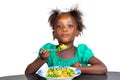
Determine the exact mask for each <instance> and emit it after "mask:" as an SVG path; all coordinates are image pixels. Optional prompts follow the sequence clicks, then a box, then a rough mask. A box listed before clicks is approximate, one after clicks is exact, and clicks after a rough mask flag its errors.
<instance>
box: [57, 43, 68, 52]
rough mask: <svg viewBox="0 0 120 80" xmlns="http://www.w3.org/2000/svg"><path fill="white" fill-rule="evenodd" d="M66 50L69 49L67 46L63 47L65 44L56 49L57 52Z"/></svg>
mask: <svg viewBox="0 0 120 80" xmlns="http://www.w3.org/2000/svg"><path fill="white" fill-rule="evenodd" d="M67 48H69V46H67V45H65V44H61V45H59V46H58V47H57V49H56V50H57V51H62V50H65V49H67Z"/></svg>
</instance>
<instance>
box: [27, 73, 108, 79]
mask: <svg viewBox="0 0 120 80" xmlns="http://www.w3.org/2000/svg"><path fill="white" fill-rule="evenodd" d="M26 77H27V80H46V79H45V78H43V77H41V76H39V75H37V74H29V75H26ZM73 80H107V75H106V74H102V75H88V74H87V75H85V74H83V75H80V76H78V77H76V78H74V79H73Z"/></svg>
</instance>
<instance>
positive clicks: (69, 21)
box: [53, 14, 80, 43]
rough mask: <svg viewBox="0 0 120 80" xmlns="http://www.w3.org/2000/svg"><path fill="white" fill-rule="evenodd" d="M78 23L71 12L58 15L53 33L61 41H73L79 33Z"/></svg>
mask: <svg viewBox="0 0 120 80" xmlns="http://www.w3.org/2000/svg"><path fill="white" fill-rule="evenodd" d="M79 33H80V32H79V31H78V30H77V24H76V21H75V19H74V18H73V17H71V16H70V15H69V14H62V15H61V16H59V17H58V19H57V21H56V23H55V26H54V32H53V35H54V37H55V38H56V39H58V41H59V42H61V43H68V42H71V41H72V42H73V40H74V38H75V36H78V35H79Z"/></svg>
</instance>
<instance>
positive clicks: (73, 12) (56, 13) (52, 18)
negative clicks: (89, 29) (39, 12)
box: [48, 7, 85, 32]
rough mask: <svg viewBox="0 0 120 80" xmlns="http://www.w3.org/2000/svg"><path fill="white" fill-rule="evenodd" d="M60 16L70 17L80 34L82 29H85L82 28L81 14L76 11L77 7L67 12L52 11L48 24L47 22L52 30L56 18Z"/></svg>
mask: <svg viewBox="0 0 120 80" xmlns="http://www.w3.org/2000/svg"><path fill="white" fill-rule="evenodd" d="M62 14H69V15H71V16H72V17H73V18H74V19H75V21H76V23H77V30H79V31H80V32H82V31H83V28H85V26H84V24H83V20H82V13H81V12H80V11H79V10H78V7H77V8H71V9H70V10H69V11H67V12H61V11H60V10H59V9H54V10H52V11H51V15H50V17H49V19H48V22H49V24H50V26H51V27H52V29H53V30H54V25H55V23H56V20H57V18H58V17H59V16H60V15H62Z"/></svg>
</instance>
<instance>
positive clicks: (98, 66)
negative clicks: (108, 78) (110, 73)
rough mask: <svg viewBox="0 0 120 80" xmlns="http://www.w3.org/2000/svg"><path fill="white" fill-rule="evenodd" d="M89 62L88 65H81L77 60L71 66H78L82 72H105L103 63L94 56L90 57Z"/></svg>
mask: <svg viewBox="0 0 120 80" xmlns="http://www.w3.org/2000/svg"><path fill="white" fill-rule="evenodd" d="M89 63H90V66H86V67H82V66H81V65H80V64H78V62H77V63H75V64H73V65H72V66H73V67H77V68H79V69H80V70H81V72H82V73H83V74H104V73H106V72H107V67H106V66H105V64H104V63H103V62H102V61H100V60H99V59H97V58H96V57H92V58H91V59H90V60H89Z"/></svg>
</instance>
